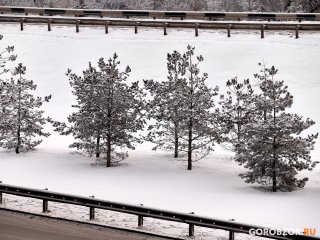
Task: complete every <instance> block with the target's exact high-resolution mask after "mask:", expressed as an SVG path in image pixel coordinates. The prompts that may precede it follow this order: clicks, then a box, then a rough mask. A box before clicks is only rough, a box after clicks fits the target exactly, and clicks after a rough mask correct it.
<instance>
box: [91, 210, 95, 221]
mask: <svg viewBox="0 0 320 240" xmlns="http://www.w3.org/2000/svg"><path fill="white" fill-rule="evenodd" d="M94 215H95V212H94V207H90V220H94V217H95V216H94Z"/></svg>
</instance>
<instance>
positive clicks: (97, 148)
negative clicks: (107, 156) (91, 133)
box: [96, 135, 100, 158]
mask: <svg viewBox="0 0 320 240" xmlns="http://www.w3.org/2000/svg"><path fill="white" fill-rule="evenodd" d="M96 157H97V158H98V157H100V135H99V136H98V137H97V144H96Z"/></svg>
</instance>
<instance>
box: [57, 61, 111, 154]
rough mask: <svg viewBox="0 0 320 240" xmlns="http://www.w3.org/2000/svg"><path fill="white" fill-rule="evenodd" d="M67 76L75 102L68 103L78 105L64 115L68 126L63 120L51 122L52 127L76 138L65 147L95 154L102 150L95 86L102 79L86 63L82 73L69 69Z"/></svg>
mask: <svg viewBox="0 0 320 240" xmlns="http://www.w3.org/2000/svg"><path fill="white" fill-rule="evenodd" d="M66 75H67V76H68V77H69V83H70V86H71V87H72V88H73V91H72V93H73V94H74V95H75V96H76V98H77V104H75V105H72V107H74V108H76V109H78V111H77V112H74V113H72V114H71V115H70V116H69V117H68V122H69V123H71V126H67V125H66V123H63V122H57V121H55V122H53V126H54V127H55V128H56V129H55V130H56V131H58V132H60V133H61V135H69V134H72V135H73V136H74V138H75V139H76V140H78V141H76V142H74V143H73V144H71V145H70V146H69V147H71V148H76V149H78V150H83V151H84V152H85V153H87V154H88V155H89V156H92V155H95V156H96V157H97V158H99V156H100V154H101V153H104V152H105V147H104V146H103V145H102V144H101V142H100V140H101V135H102V128H103V118H102V116H101V108H102V107H101V105H100V96H99V95H98V94H99V92H98V90H97V88H98V86H99V85H100V82H101V81H102V77H101V73H100V72H99V71H97V70H96V69H95V68H94V67H92V66H91V63H89V68H88V69H86V70H85V71H83V77H82V76H78V75H76V74H75V73H72V72H71V70H70V69H68V72H67V74H66Z"/></svg>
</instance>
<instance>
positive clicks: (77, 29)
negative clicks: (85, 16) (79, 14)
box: [76, 20, 80, 33]
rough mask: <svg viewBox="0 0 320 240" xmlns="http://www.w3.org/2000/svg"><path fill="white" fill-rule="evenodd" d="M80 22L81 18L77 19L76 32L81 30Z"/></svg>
mask: <svg viewBox="0 0 320 240" xmlns="http://www.w3.org/2000/svg"><path fill="white" fill-rule="evenodd" d="M79 23H80V20H77V21H76V32H77V33H78V32H79Z"/></svg>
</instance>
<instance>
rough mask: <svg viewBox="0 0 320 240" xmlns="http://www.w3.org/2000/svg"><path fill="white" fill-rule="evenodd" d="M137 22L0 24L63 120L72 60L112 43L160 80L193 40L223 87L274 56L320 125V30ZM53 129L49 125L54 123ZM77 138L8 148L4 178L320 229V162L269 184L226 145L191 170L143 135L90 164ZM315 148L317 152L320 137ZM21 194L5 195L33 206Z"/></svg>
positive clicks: (0, 164)
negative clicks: (109, 163)
mask: <svg viewBox="0 0 320 240" xmlns="http://www.w3.org/2000/svg"><path fill="white" fill-rule="evenodd" d="M133 31H134V30H133V29H132V28H130V29H127V28H122V29H113V28H111V29H110V33H109V34H108V35H105V34H104V30H103V28H96V29H94V28H84V27H81V28H80V33H75V29H74V28H73V27H62V26H53V31H52V32H48V31H47V27H46V26H31V25H27V26H26V27H25V31H23V32H21V31H20V29H19V26H18V24H15V25H11V24H2V25H0V34H2V35H4V39H3V40H2V41H1V42H0V43H1V47H0V49H3V48H4V47H5V46H7V45H14V46H15V52H16V54H18V59H17V62H23V63H24V64H25V65H26V66H27V78H28V79H33V80H34V81H35V82H36V84H38V89H37V93H38V94H39V95H41V96H44V95H48V94H52V96H53V99H52V100H51V102H50V103H49V104H46V105H45V106H44V110H45V111H46V114H47V115H49V116H51V117H52V118H53V119H55V120H59V121H65V120H66V117H67V116H68V115H69V114H70V113H71V111H72V108H71V104H72V103H74V98H73V96H72V94H71V88H70V87H69V84H68V79H67V77H66V76H65V73H66V71H67V69H68V68H70V69H72V70H73V71H74V72H77V73H81V70H83V69H85V68H87V66H88V62H89V61H91V62H92V63H94V64H95V63H96V62H97V60H98V59H99V58H100V57H105V58H108V57H110V56H112V54H113V53H114V52H117V53H118V55H119V58H120V61H121V63H122V66H123V68H124V67H125V66H126V65H129V66H130V67H131V69H132V73H131V75H130V78H129V80H130V81H136V80H142V79H151V78H152V79H155V80H162V79H165V78H166V74H167V70H166V53H167V52H172V51H173V50H179V51H184V50H185V49H186V46H187V44H191V45H193V46H195V47H196V53H197V54H202V55H203V57H204V59H205V61H204V62H203V63H202V64H201V66H200V68H201V70H202V71H203V72H207V73H208V74H209V79H208V84H209V85H210V86H215V85H218V86H219V87H220V88H221V93H223V92H224V90H225V87H224V85H225V82H226V81H227V80H228V79H230V78H232V77H235V76H239V78H251V79H253V74H254V73H256V72H258V71H259V66H258V65H257V63H258V62H262V61H265V62H266V63H267V64H268V65H275V66H276V67H277V68H278V69H279V74H278V79H280V78H281V79H283V80H285V82H286V83H287V84H288V85H289V91H290V92H291V93H292V94H293V96H294V104H293V108H292V111H293V112H296V113H299V114H301V115H303V116H304V117H310V118H311V119H313V120H315V121H316V124H315V126H313V127H312V128H311V130H310V131H311V132H316V131H318V132H319V124H320V112H319V105H318V104H319V103H320V94H319V90H320V81H319V80H320V79H319V78H320V68H319V63H320V42H319V39H320V34H319V33H302V34H301V38H299V39H295V38H294V37H293V33H289V32H288V33H266V38H265V39H263V40H262V39H260V35H259V32H249V33H244V32H234V33H232V36H231V38H227V37H226V33H225V32H224V31H204V30H201V31H200V36H199V37H197V38H196V37H194V32H193V30H180V31H177V30H172V29H169V31H168V35H167V36H163V32H162V30H161V29H154V30H151V29H139V33H138V34H136V35H135V34H134V32H133ZM48 130H50V131H52V129H51V128H50V127H49V126H48ZM71 142H72V138H71V137H64V136H59V135H58V134H56V133H52V135H51V136H50V137H49V138H48V139H45V140H44V141H43V143H42V144H41V145H40V146H39V147H38V148H37V149H36V151H33V152H30V153H22V154H19V155H16V154H15V153H14V152H8V151H5V150H1V151H0V180H1V181H3V182H4V183H7V184H14V185H21V186H25V187H34V188H40V189H44V188H48V189H49V190H52V191H58V192H65V193H72V194H79V195H83V196H91V195H94V196H95V197H96V198H102V199H106V200H111V201H120V202H125V203H131V204H144V206H148V207H155V208H163V209H166V210H175V211H180V212H186V213H188V212H195V214H198V215H204V216H208V217H212V218H219V219H224V220H229V219H235V221H237V222H244V223H248V224H255V225H262V226H268V227H277V228H282V227H284V228H301V229H303V228H304V227H308V228H318V234H320V228H319V227H320V225H319V222H320V221H319V216H320V205H319V199H320V166H318V167H317V168H316V169H315V170H314V171H313V172H302V173H301V174H300V175H301V177H304V176H307V177H309V178H310V180H309V181H308V183H307V185H306V187H305V188H304V189H299V190H296V191H294V192H277V193H272V192H263V191H260V190H258V189H257V188H256V186H255V185H247V184H245V183H244V182H243V180H242V179H241V178H240V177H238V174H239V173H241V172H243V171H244V169H243V168H242V167H239V166H238V165H237V164H236V163H234V162H232V161H231V153H229V152H226V151H223V150H222V149H221V148H220V147H217V150H216V151H215V152H214V153H213V154H212V155H210V156H208V157H206V158H205V159H203V160H202V161H199V162H196V163H195V165H194V170H192V171H187V170H186V161H185V160H184V158H180V159H178V160H176V159H173V158H172V157H171V156H170V154H168V153H164V152H153V151H151V148H152V145H151V144H149V143H143V144H141V145H138V146H137V149H136V150H135V151H130V152H129V155H130V156H129V158H128V159H126V160H125V161H124V162H123V164H122V165H121V166H119V167H113V168H109V169H106V168H103V167H98V166H95V165H93V163H94V162H95V159H94V158H88V157H84V156H82V155H81V154H80V153H79V152H76V151H74V150H72V149H68V145H69V144H70V143H71ZM312 157H313V160H319V157H320V140H318V142H317V144H316V149H315V150H314V151H313V152H312ZM21 203H22V202H21V201H20V199H19V201H18V198H14V197H7V198H6V201H5V206H6V207H10V208H20V209H24V210H27V209H26V207H25V206H22V205H23V204H21ZM40 207H41V205H40V204H39V202H36V201H29V200H28V207H27V208H28V209H29V210H32V211H37V212H39V211H40ZM51 210H52V211H53V212H52V214H53V215H66V216H69V217H70V216H72V215H76V216H77V217H79V216H80V217H81V216H82V217H81V218H84V219H86V218H87V209H84V210H83V209H82V210H81V209H80V210H79V209H76V208H70V206H61V205H59V206H58V207H56V208H54V209H51ZM98 216H101V215H98ZM98 218H99V217H98ZM106 218H107V219H109V220H107V224H112V222H117V224H120V225H121V226H125V227H135V226H136V219H135V218H134V217H131V220H130V218H126V217H124V216H122V215H117V216H115V215H114V214H111V215H110V216H109V217H107V216H106ZM114 219H121V220H122V221H123V222H122V223H119V221H116V220H114ZM130 221H131V222H130ZM129 222H130V223H129ZM153 223H156V226H157V227H156V229H158V230H156V231H160V230H163V231H162V232H166V233H175V234H178V235H181V236H183V235H186V234H187V232H186V230H187V229H186V226H185V225H184V226H183V227H179V225H178V226H177V225H171V223H168V222H167V223H165V222H164V223H161V224H160V223H158V221H154V222H153ZM154 225H155V224H151V225H150V226H149V227H148V225H147V226H146V228H147V230H148V229H149V230H154V228H155V226H154ZM174 226H175V227H174ZM202 231H204V232H202V234H199V235H198V236H200V238H201V237H203V238H208V236H207V235H208V234H209V233H208V232H209V231H207V230H202ZM196 233H197V230H196ZM219 236H220V235H219ZM221 236H222V235H221ZM225 236H226V235H225ZM208 239H210V237H209V238H208ZM211 239H212V238H211Z"/></svg>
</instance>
